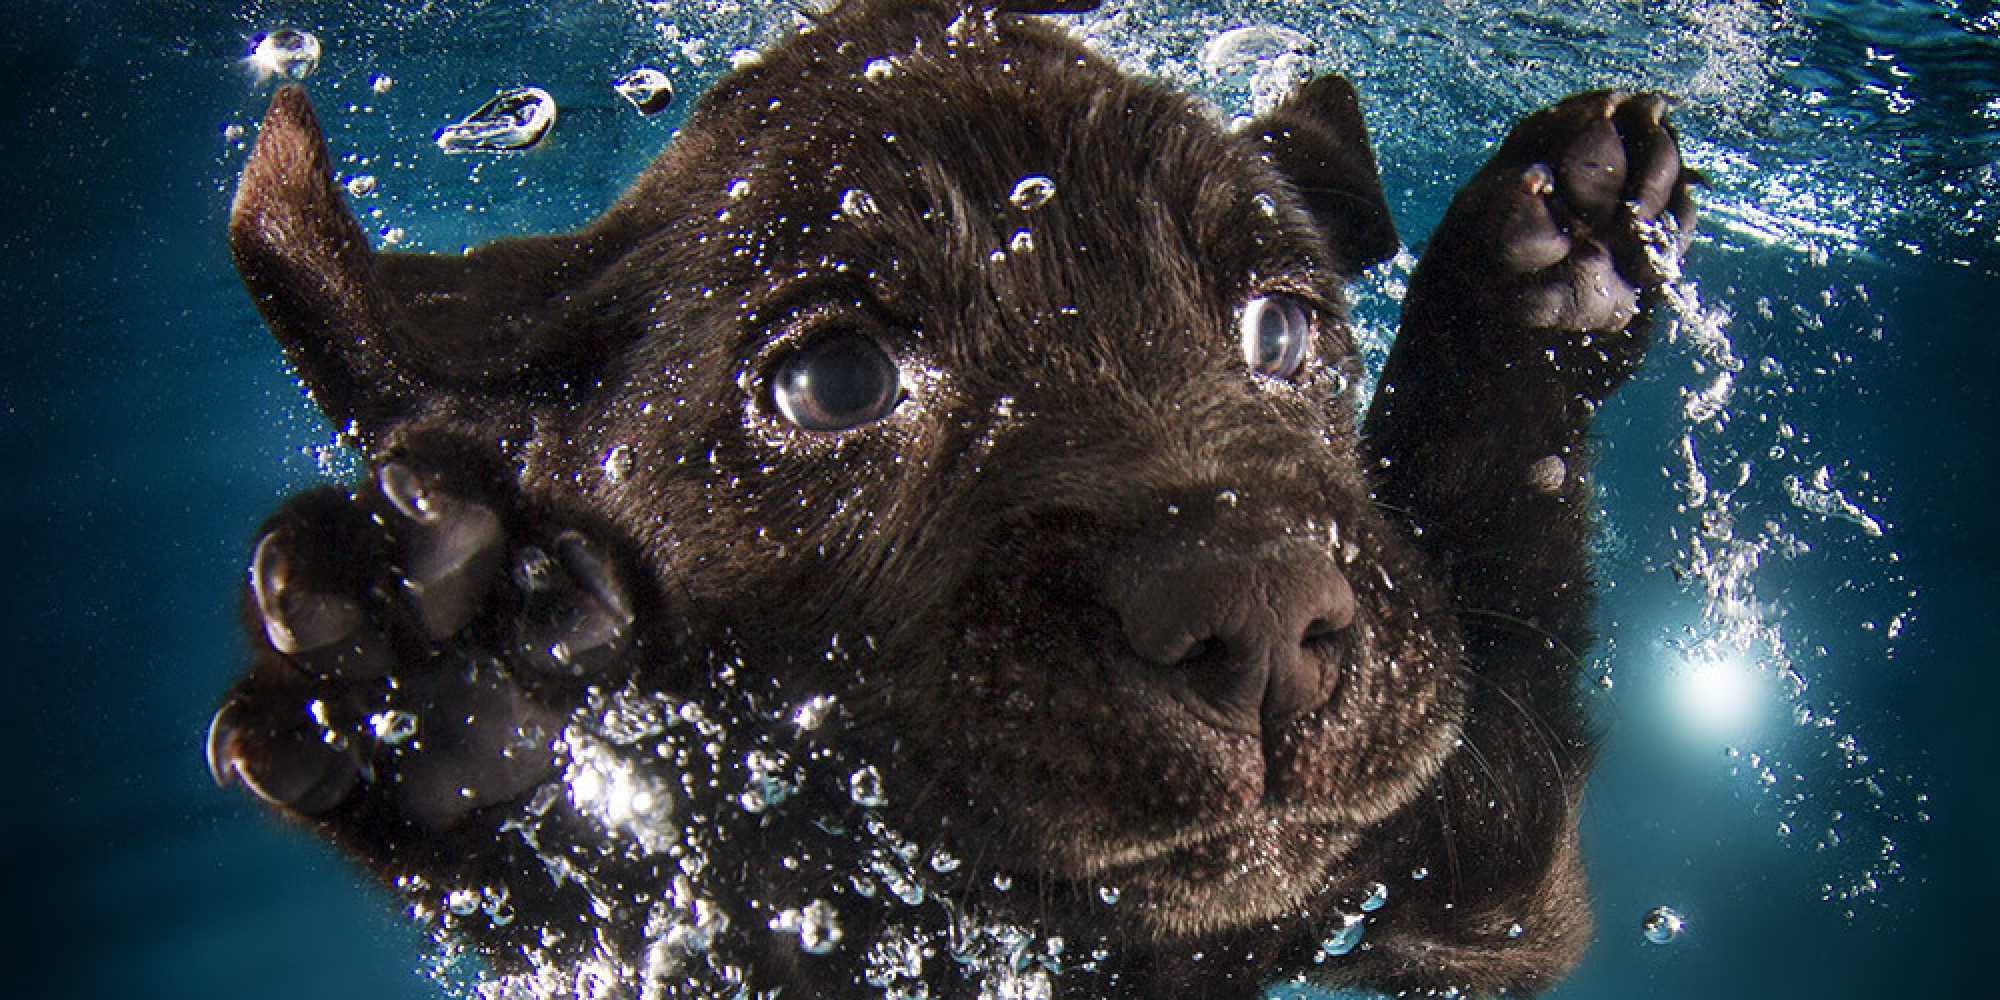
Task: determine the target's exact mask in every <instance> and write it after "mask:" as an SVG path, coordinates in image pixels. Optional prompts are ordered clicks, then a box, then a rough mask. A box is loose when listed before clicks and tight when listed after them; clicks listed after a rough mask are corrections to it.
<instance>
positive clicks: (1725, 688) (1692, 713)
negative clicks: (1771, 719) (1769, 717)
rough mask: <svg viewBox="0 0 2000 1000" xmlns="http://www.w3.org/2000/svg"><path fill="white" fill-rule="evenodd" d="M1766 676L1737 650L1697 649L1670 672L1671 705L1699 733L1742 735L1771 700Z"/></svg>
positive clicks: (1717, 735)
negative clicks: (1671, 678) (1671, 679)
mask: <svg viewBox="0 0 2000 1000" xmlns="http://www.w3.org/2000/svg"><path fill="white" fill-rule="evenodd" d="M1768 687H1769V685H1768V683H1767V682H1766V678H1765V677H1764V676H1763V675H1762V674H1761V673H1760V672H1759V671H1758V670H1757V668H1756V665H1755V664H1753V663H1750V662H1748V661H1747V659H1746V658H1745V657H1744V656H1743V655H1742V654H1740V653H1729V652H1725V653H1719V654H1718V653H1712V652H1706V651H1704V652H1698V653H1695V654H1694V655H1692V656H1690V657H1688V658H1687V659H1685V660H1683V661H1681V663H1680V664H1679V666H1678V667H1676V668H1675V670H1674V672H1673V692H1674V707H1675V709H1676V711H1677V713H1678V714H1679V716H1680V717H1681V720H1682V721H1683V722H1684V723H1686V724H1687V726H1688V728H1689V729H1691V730H1693V731H1694V732H1695V733H1697V734H1699V735H1702V736H1710V737H1733V738H1741V737H1742V736H1744V735H1746V734H1747V733H1748V732H1749V731H1750V730H1751V729H1753V728H1754V727H1755V726H1756V724H1757V722H1758V720H1759V719H1760V718H1761V717H1762V716H1763V714H1764V711H1765V708H1766V706H1767V705H1768V703H1769V701H1770V697H1769V694H1770V692H1769V691H1768V690H1767V688H1768Z"/></svg>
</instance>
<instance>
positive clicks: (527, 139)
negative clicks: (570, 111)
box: [435, 87, 556, 153]
mask: <svg viewBox="0 0 2000 1000" xmlns="http://www.w3.org/2000/svg"><path fill="white" fill-rule="evenodd" d="M555 122H556V99H555V98H553V97H550V96H549V92H548V91H546V90H543V89H541V88H540V87H518V88H515V89H513V90H503V91H501V92H500V93H499V94H496V95H494V97H493V99H492V100H490V101H487V102H486V103H485V104H482V105H480V106H479V110H477V111H474V112H473V113H472V114H470V115H468V116H467V117H466V119H465V120H464V121H462V122H459V123H458V124H456V125H447V126H445V127H444V128H441V129H439V130H438V133H437V136H436V137H435V141H436V142H437V146H438V148H439V149H442V150H444V151H445V152H447V153H506V152H514V151H517V150H523V149H527V148H529V147H531V146H533V145H535V144H536V143H538V142H540V141H542V137H543V136H544V135H547V134H548V131H549V127H550V126H552V125H554V124H555Z"/></svg>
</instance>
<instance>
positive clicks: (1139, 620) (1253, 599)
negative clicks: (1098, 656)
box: [1110, 541, 1354, 732]
mask: <svg viewBox="0 0 2000 1000" xmlns="http://www.w3.org/2000/svg"><path fill="white" fill-rule="evenodd" d="M1126 569H1127V572H1126V573H1125V574H1123V576H1124V578H1123V580H1122V581H1120V582H1119V583H1117V584H1114V586H1113V587H1112V588H1111V590H1112V593H1111V594H1110V598H1111V605H1112V608H1113V610H1114V611H1116V612H1117V614H1118V618H1119V622H1120V624H1121V626H1122V627H1123V630H1124V634H1125V641H1126V642H1127V643H1128V644H1129V645H1130V646H1131V648H1132V651H1133V652H1134V653H1136V654H1137V655H1138V657H1139V659H1140V660H1142V661H1144V662H1145V663H1147V664H1149V665H1150V666H1151V667H1152V668H1155V670H1156V672H1157V676H1158V677H1159V678H1160V679H1161V680H1163V681H1165V682H1166V683H1168V684H1169V685H1171V686H1174V687H1178V688H1180V689H1181V691H1182V692H1183V693H1184V694H1185V695H1187V696H1188V698H1187V699H1185V700H1188V701H1189V703H1190V707H1191V708H1193V709H1194V710H1195V711H1197V712H1198V713H1200V714H1202V715H1204V716H1205V717H1206V718H1208V719H1209V721H1211V722H1213V723H1215V724H1216V725H1218V726H1221V727H1223V728H1227V729H1232V730H1239V731H1243V732H1261V731H1270V730H1273V729H1275V728H1276V727H1278V726H1280V725H1283V724H1284V723H1286V722H1289V721H1291V720H1292V719H1296V718H1298V717H1299V716H1301V715H1304V714H1305V713H1307V712H1310V711H1312V710H1314V709H1316V708H1318V707H1320V706H1321V705H1323V704H1325V703H1326V701H1327V699H1328V698H1330V697H1331V696H1332V695H1333V692H1334V689H1335V687H1336V686H1337V685H1338V682H1339V678H1340V666H1341V664H1340V649H1339V646H1340V643H1339V641H1338V640H1339V636H1340V634H1341V633H1342V632H1343V631H1345V630H1346V629H1347V628H1348V626H1350V625H1352V624H1353V622H1354V590H1353V588H1352V587H1351V586H1349V585H1348V582H1347V578H1346V577H1345V576H1343V575H1342V574H1341V572H1340V570H1339V568H1338V567H1336V566H1335V565H1334V562H1333V558H1332V556H1331V555H1330V554H1329V553H1327V552H1325V551H1323V550H1322V549H1321V548H1319V547H1317V546H1313V545H1309V544H1305V543H1302V542H1291V541H1285V542H1277V543H1271V544H1268V545H1264V546H1260V547H1257V548H1253V549H1252V550H1250V551H1248V552H1242V551H1236V552H1228V551H1217V548H1215V547H1187V546H1177V547H1176V548H1175V550H1174V551H1173V552H1171V553H1170V554H1165V555H1159V556H1155V557H1153V558H1149V559H1144V560H1140V561H1138V562H1137V563H1136V564H1135V563H1130V562H1128V563H1127V564H1126Z"/></svg>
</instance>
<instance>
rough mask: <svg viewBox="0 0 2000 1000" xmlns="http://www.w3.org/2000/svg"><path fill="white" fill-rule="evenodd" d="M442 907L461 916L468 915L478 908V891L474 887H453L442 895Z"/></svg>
mask: <svg viewBox="0 0 2000 1000" xmlns="http://www.w3.org/2000/svg"><path fill="white" fill-rule="evenodd" d="M444 908H445V909H447V910H450V911H451V912H453V913H455V914H458V915H459V916H461V917H465V916H470V915H471V914H472V912H473V911H475V910H477V909H479V892H478V891H477V890H474V889H453V890H452V891H451V892H450V893H447V894H446V895H445V897H444Z"/></svg>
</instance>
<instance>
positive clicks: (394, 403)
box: [229, 86, 617, 445]
mask: <svg viewBox="0 0 2000 1000" xmlns="http://www.w3.org/2000/svg"><path fill="white" fill-rule="evenodd" d="M615 242H616V241H615V240H613V239H610V238H607V237H606V235H605V234H603V233H599V232H597V231H595V230H585V231H583V232H582V233H579V234H574V235H565V236H552V237H543V238H536V239H522V240H507V241H503V242H499V243H493V244H490V245H488V246H485V247H481V248H480V249H478V250H475V251H473V252H471V253H468V254H464V255H460V256H426V255H420V254H399V253H376V252H375V251H374V250H373V249H371V248H370V247H369V244H368V238H367V236H366V235H364V234H363V233H362V231H361V227H360V226H359V225H358V224H357V223H356V222H355V220H354V216H353V215H352V214H350V213H349V211H348V209H347V206H346V204H345V203H344V202H343V201H342V199H341V190H340V186H339V185H338V184H337V183H336V182H335V180H334V177H333V171H332V164H331V161H330V158H329V156H328V153H327V147H326V140H325V139H324V137H322V135H321V134H320V128H319V122H318V120H317V119H316V118H315V117H314V115H313V111H312V107H311V105H310V104H309V103H308V102H307V101H306V97H305V93H304V91H302V90H300V89H299V88H298V87H296V86H286V87H282V88H280V89H279V90H278V92H277V94H276V96H275V97H274V98H273V99H272V101H271V108H270V110H269V111H268V112H267V113H266V114H265V116H264V122H263V124H262V126H260V128H259V131H258V133H257V145H256V148H255V149H254V150H253V151H252V152H251V154H250V159H249V162H248V163H247V164H245V166H244V168H243V176H242V179H241V180H240V181H239V182H238V185H237V189H236V199H235V202H234V204H233V205H232V206H231V208H230V219H229V244H230V252H231V254H232V255H233V256H234V257H235V260H236V268H237V271H238V272H239V273H240V274H241V275H242V277H243V283H244V285H245V286H247V287H248V288H249V290H250V296H251V298H252V299H253V300H254V301H255V302H256V304H257V308H258V311H259V312H261V313H262V314H263V316H264V320H265V322H266V323H268V324H269V325H270V327H271V332H272V333H273V334H274V335H275V336H276V337H277V339H278V342H279V344H280V345H282V346H283V347H284V350H285V354H286V356H287V357H288V358H289V359H290V360H291V362H292V364H293V366H294V367H295V368H296V369H297V370H298V373H299V376H300V377H301V378H302V379H303V380H304V381H305V384H306V388H307V390H308V391H309V392H310V393H311V394H312V397H313V400H314V401H315V402H316V403H317V404H318V406H319V407H320V409H321V410H322V411H324V412H325V413H326V415H327V417H328V418H329V419H330V420H332V421H333V423H334V424H335V426H339V427H344V428H348V429H350V430H352V431H353V432H354V433H356V434H357V435H358V436H359V437H360V438H361V440H362V442H363V444H364V445H366V444H368V443H369V442H370V441H372V440H373V439H375V438H376V437H378V436H379V435H380V434H381V433H382V432H383V431H384V430H385V429H386V428H387V427H388V426H389V425H391V424H393V423H394V422H396V421H397V420H398V419H399V418H401V417H404V416H407V415H409V414H410V413H411V412H413V410H414V409H415V408H416V407H417V406H419V405H420V403H424V402H428V401H431V400H434V399H435V398H437V397H438V396H440V395H451V394H454V393H458V394H476V393H478V392H481V391H486V390H488V389H490V388H491V387H494V386H498V385H503V384H504V385H518V384H520V383H522V382H523V381H534V380H536V379H545V378H548V377H550V374H551V372H552V371H553V370H554V369H555V368H556V367H559V366H555V365H550V364H544V362H549V361H551V360H552V359H557V358H563V357H574V356H580V355H583V354H586V353H588V352H587V350H585V347H586V345H579V344H576V343H574V342H573V341H575V340H577V339H579V338H580V337H582V336H587V334H577V333H573V332H569V333H566V332H564V331H565V330H573V329H574V326H573V325H572V324H567V323H564V322H559V321H558V320H559V319H561V318H562V316H563V314H565V313H567V312H569V311H570V310H572V309H573V308H575V299H576V296H575V294H574V293H575V292H576V291H577V290H579V289H581V288H582V287H583V286H585V285H586V284H588V283H589V281H590V280H591V279H592V278H593V277H595V276H596V275H597V274H598V273H599V272H600V271H601V270H602V269H603V268H604V266H605V265H606V263H607V262H609V261H610V260H612V259H614V258H615V256H616V253H615V250H616V249H617V248H616V247H614V246H612V245H611V244H613V243H615Z"/></svg>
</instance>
